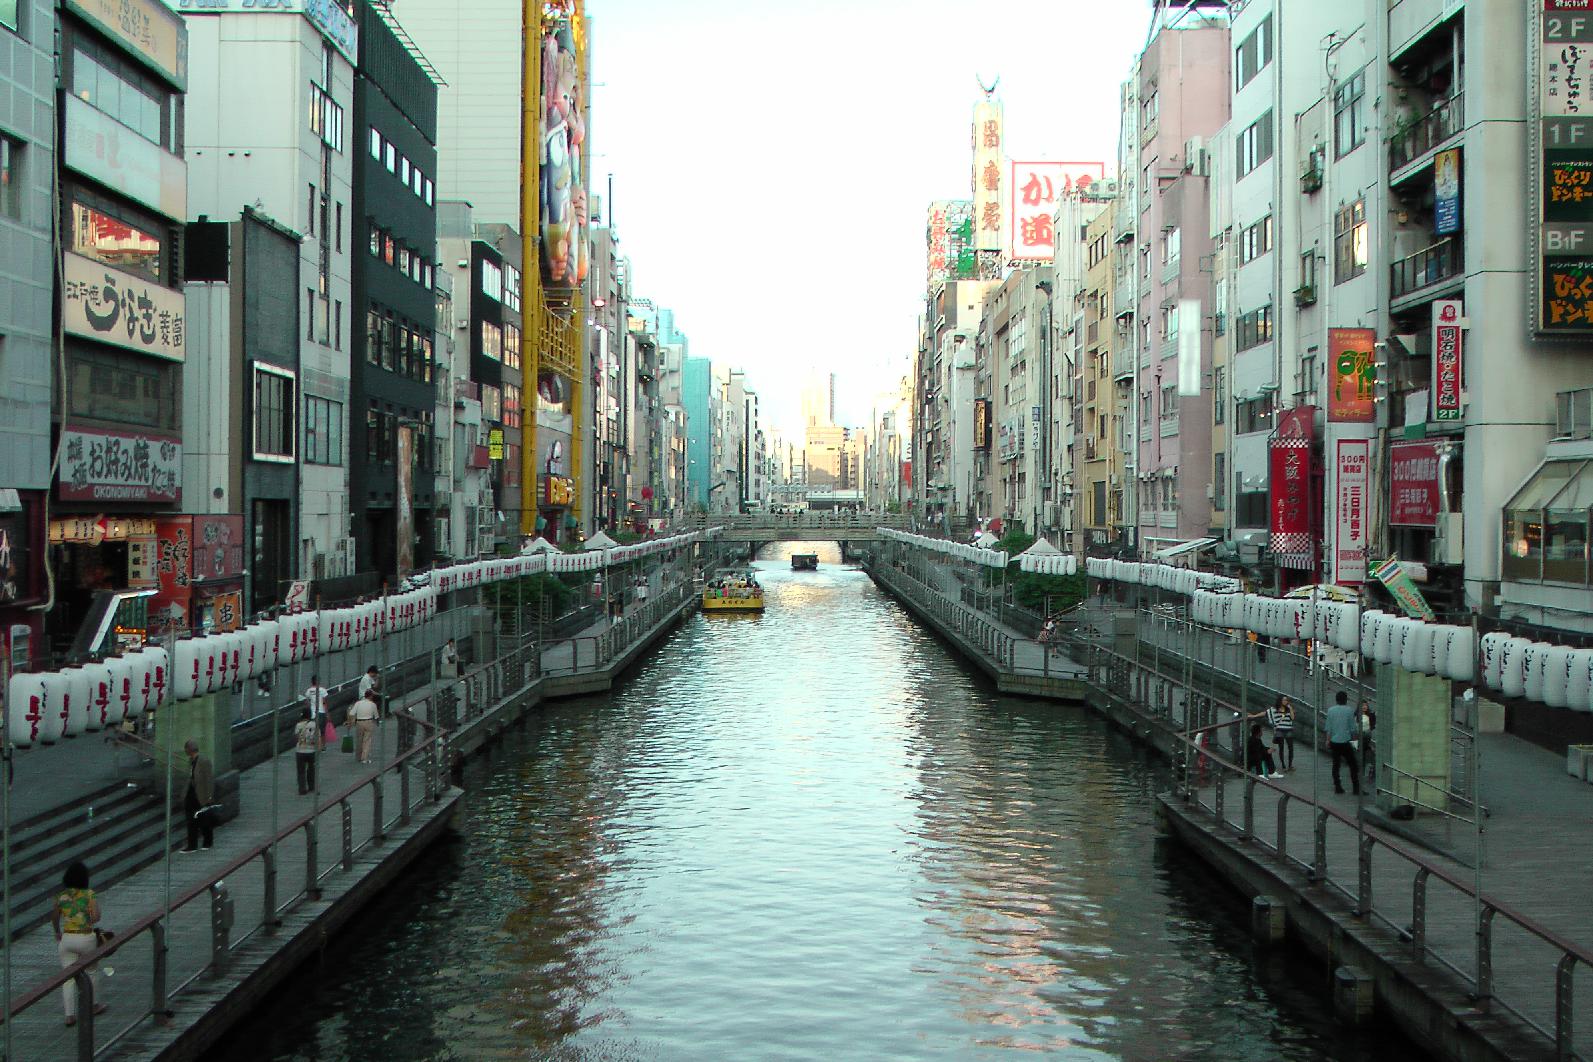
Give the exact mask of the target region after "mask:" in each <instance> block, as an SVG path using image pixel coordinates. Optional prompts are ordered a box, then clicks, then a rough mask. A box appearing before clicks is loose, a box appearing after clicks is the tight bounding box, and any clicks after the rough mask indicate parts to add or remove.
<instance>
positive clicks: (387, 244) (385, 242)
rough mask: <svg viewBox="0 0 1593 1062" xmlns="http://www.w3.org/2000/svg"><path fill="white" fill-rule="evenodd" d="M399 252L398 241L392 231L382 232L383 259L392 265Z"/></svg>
mask: <svg viewBox="0 0 1593 1062" xmlns="http://www.w3.org/2000/svg"><path fill="white" fill-rule="evenodd" d="M397 252H398V241H397V240H395V239H393V236H392V233H388V232H384V233H382V261H384V262H386V263H387V264H388V265H392V264H393V261H394V259H395V257H396V256H397Z"/></svg>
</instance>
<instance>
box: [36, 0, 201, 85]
mask: <svg viewBox="0 0 1593 1062" xmlns="http://www.w3.org/2000/svg"><path fill="white" fill-rule="evenodd" d="M66 6H67V7H69V8H71V9H72V10H73V11H76V12H77V13H78V14H80V15H82V16H83V17H84V18H86V19H88V20H89V21H90V22H92V23H94V24H95V25H96V26H98V27H99V28H100V29H102V30H104V31H105V32H107V33H109V34H110V35H111V36H113V37H120V38H121V39H122V40H123V41H125V42H127V44H128V45H129V46H130V47H131V48H132V50H133V52H134V53H135V54H137V55H138V56H139V57H141V58H142V59H143V60H144V62H146V63H148V64H149V65H150V66H151V67H153V68H154V69H155V70H157V71H158V72H160V73H161V74H164V75H165V77H166V80H167V81H170V82H171V83H172V84H173V85H175V86H176V87H177V88H179V89H186V88H187V87H188V27H187V26H185V25H183V20H182V16H181V15H179V14H177V13H176V12H175V11H173V10H172V9H171V8H169V7H167V6H166V5H165V4H162V3H157V2H156V0H67V3H66Z"/></svg>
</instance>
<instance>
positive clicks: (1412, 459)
mask: <svg viewBox="0 0 1593 1062" xmlns="http://www.w3.org/2000/svg"><path fill="white" fill-rule="evenodd" d="M1388 522H1389V523H1390V524H1393V525H1395V526H1398V527H1435V526H1437V524H1438V447H1437V446H1435V445H1433V444H1432V443H1425V442H1411V443H1394V444H1392V445H1391V446H1389V448H1388Z"/></svg>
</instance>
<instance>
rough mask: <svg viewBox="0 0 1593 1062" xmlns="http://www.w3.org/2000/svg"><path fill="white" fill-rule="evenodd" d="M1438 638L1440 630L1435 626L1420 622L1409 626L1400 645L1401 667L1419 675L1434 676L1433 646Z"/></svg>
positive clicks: (1414, 622)
mask: <svg viewBox="0 0 1593 1062" xmlns="http://www.w3.org/2000/svg"><path fill="white" fill-rule="evenodd" d="M1437 636H1438V630H1437V628H1436V627H1435V626H1434V625H1433V624H1430V623H1421V622H1419V621H1413V622H1411V623H1410V624H1408V625H1407V626H1406V628H1405V631H1404V640H1403V641H1402V643H1401V644H1400V650H1399V666H1400V667H1402V668H1404V669H1405V670H1406V671H1414V672H1417V673H1418V674H1423V675H1431V674H1433V673H1434V672H1433V644H1434V642H1436V641H1437Z"/></svg>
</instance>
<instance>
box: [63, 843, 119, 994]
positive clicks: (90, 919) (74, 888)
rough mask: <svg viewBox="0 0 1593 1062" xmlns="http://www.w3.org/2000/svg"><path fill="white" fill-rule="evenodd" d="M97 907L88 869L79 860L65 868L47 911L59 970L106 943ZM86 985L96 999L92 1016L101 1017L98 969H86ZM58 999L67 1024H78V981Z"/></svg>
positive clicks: (66, 987) (94, 967) (78, 960)
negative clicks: (57, 889)
mask: <svg viewBox="0 0 1593 1062" xmlns="http://www.w3.org/2000/svg"><path fill="white" fill-rule="evenodd" d="M99 921H100V904H99V901H98V900H96V899H95V898H94V890H93V889H91V888H89V872H88V867H87V866H86V865H85V864H84V863H83V862H82V861H81V860H79V861H78V862H75V863H73V864H72V865H71V866H69V867H67V868H66V873H65V874H64V875H62V877H61V893H60V895H58V896H56V898H55V907H54V908H53V909H51V911H50V925H51V926H52V927H54V929H55V940H56V950H57V952H58V953H59V954H60V958H61V969H63V970H66V969H70V968H71V967H73V966H76V965H77V964H78V963H79V962H81V961H82V960H83V959H85V958H87V957H88V956H89V955H92V954H93V953H94V952H95V951H96V950H97V949H98V948H99V947H100V945H101V944H102V943H104V941H106V940H109V939H110V937H111V933H110V931H109V930H103V929H100V928H99ZM88 976H89V983H90V985H91V986H92V987H93V994H94V997H95V1002H94V1013H95V1014H104V1013H105V1011H106V1010H107V1009H109V1007H110V1004H109V1003H101V1002H99V994H100V985H101V983H102V981H101V978H100V968H99V967H98V966H90V967H89V968H88ZM61 997H62V999H63V1001H64V1002H65V1003H66V1023H67V1024H68V1025H76V1024H77V979H76V978H73V979H72V980H70V981H68V982H67V983H66V984H64V985H62V986H61Z"/></svg>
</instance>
